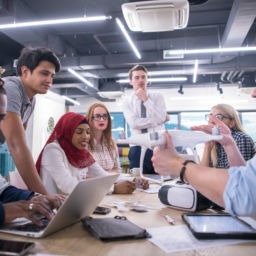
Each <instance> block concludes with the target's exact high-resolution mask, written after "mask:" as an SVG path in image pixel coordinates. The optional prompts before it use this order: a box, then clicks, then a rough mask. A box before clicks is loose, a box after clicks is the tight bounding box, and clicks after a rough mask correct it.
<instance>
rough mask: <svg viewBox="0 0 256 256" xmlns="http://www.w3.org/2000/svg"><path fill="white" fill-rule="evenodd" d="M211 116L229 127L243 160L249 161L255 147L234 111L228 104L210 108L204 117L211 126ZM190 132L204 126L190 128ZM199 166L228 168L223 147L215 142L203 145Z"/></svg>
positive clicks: (202, 128) (201, 128)
mask: <svg viewBox="0 0 256 256" xmlns="http://www.w3.org/2000/svg"><path fill="white" fill-rule="evenodd" d="M211 115H213V116H215V117H217V118H218V119H219V120H221V121H222V122H223V123H224V124H225V125H226V126H228V127H229V129H230V131H231V135H232V137H233V139H234V141H235V142H236V144H237V146H238V148H239V150H240V152H241V154H242V156H243V157H244V159H245V160H246V161H247V160H250V159H251V158H252V157H253V156H254V154H255V146H254V142H253V140H252V138H251V137H250V136H249V135H247V134H246V132H245V131H244V129H243V127H242V125H241V122H240V119H239V117H238V115H237V112H236V111H235V109H234V108H233V107H232V106H230V105H228V104H218V105H215V106H213V107H212V109H211V113H210V114H208V115H206V116H205V117H206V120H207V121H208V125H212V126H213V124H212V123H211V121H209V117H210V116H211ZM191 129H192V130H203V131H204V126H194V127H191ZM201 164H202V165H204V166H213V167H216V168H229V167H230V164H229V161H228V158H227V155H226V153H225V150H224V148H223V146H222V145H221V144H220V143H217V142H208V143H206V144H205V147H204V152H203V156H202V159H201Z"/></svg>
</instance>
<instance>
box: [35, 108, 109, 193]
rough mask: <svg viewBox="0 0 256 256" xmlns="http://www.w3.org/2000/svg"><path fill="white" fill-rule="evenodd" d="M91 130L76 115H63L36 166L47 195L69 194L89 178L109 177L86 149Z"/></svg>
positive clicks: (82, 117) (83, 120)
mask: <svg viewBox="0 0 256 256" xmlns="http://www.w3.org/2000/svg"><path fill="white" fill-rule="evenodd" d="M89 139H90V127H89V125H88V122H87V119H86V118H85V117H84V116H82V115H80V114H76V113H72V112H69V113H66V114H64V115H63V116H62V117H61V118H60V120H59V121H58V123H57V124H56V126H55V128H54V130H53V132H52V134H51V136H50V138H49V139H48V141H47V142H46V144H45V146H44V148H43V150H42V152H41V153H40V155H39V157H38V160H37V163H36V167H37V170H38V173H39V174H40V176H41V178H42V181H43V184H44V186H45V188H46V190H47V192H48V193H62V194H69V193H71V191H72V190H73V188H74V187H75V186H76V185H77V183H78V182H79V181H81V180H83V179H85V178H86V174H87V173H89V174H90V176H92V177H95V176H105V175H108V174H107V173H106V172H105V171H104V170H103V169H102V168H101V167H100V166H99V165H98V164H97V163H96V162H95V160H94V159H93V157H92V155H91V154H90V152H89V151H88V150H87V148H88V142H89Z"/></svg>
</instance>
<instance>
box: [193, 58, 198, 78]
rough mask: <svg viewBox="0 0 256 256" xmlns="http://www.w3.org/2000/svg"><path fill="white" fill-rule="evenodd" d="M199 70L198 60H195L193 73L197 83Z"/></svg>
mask: <svg viewBox="0 0 256 256" xmlns="http://www.w3.org/2000/svg"><path fill="white" fill-rule="evenodd" d="M197 71H198V60H195V66H194V74H193V83H196V80H197Z"/></svg>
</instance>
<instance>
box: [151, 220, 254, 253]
mask: <svg viewBox="0 0 256 256" xmlns="http://www.w3.org/2000/svg"><path fill="white" fill-rule="evenodd" d="M147 231H148V232H149V233H150V234H151V235H152V238H149V239H148V240H149V241H150V242H152V243H153V244H155V245H156V246H158V247H159V248H160V249H162V250H163V251H164V252H165V253H171V252H178V251H187V250H196V249H200V248H209V247H218V246H224V245H229V244H238V243H247V242H254V241H252V240H238V239H236V240H228V239H211V240H199V239H196V238H195V237H194V236H193V234H192V233H191V232H190V231H189V229H188V227H187V226H186V225H177V226H164V227H159V228H150V229H147Z"/></svg>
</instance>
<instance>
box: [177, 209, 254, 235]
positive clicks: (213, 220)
mask: <svg viewBox="0 0 256 256" xmlns="http://www.w3.org/2000/svg"><path fill="white" fill-rule="evenodd" d="M182 218H183V220H184V221H185V223H186V224H187V226H188V227H189V229H190V230H191V232H192V233H193V235H194V236H195V237H196V238H199V239H224V238H225V239H256V230H255V229H254V228H252V227H251V226H250V225H249V224H247V223H246V222H244V221H242V220H240V219H239V218H237V217H235V216H231V215H229V214H193V213H184V214H182Z"/></svg>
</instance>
